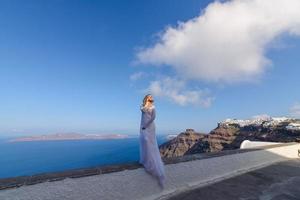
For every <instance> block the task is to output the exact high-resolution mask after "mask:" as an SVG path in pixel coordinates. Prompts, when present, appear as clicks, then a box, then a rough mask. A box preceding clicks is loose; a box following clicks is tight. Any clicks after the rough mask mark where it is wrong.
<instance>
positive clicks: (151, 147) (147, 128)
mask: <svg viewBox="0 0 300 200" xmlns="http://www.w3.org/2000/svg"><path fill="white" fill-rule="evenodd" d="M153 103H154V100H153V97H152V96H151V95H150V94H147V95H146V96H145V97H144V99H143V104H142V106H141V111H142V117H141V125H140V161H139V163H141V164H142V165H144V167H145V170H146V171H147V172H149V173H150V174H152V175H154V176H155V177H156V178H158V181H159V184H160V186H161V187H164V184H165V169H164V164H163V162H162V159H161V157H160V153H159V149H158V144H157V140H156V134H155V123H154V119H155V116H156V112H155V107H154V104H153Z"/></svg>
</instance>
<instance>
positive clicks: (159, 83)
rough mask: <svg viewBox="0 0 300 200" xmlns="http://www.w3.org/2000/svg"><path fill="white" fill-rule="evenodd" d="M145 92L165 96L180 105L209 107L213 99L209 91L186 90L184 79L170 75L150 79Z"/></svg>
mask: <svg viewBox="0 0 300 200" xmlns="http://www.w3.org/2000/svg"><path fill="white" fill-rule="evenodd" d="M146 92H149V93H151V94H152V95H153V96H158V97H166V98H168V99H170V100H171V101H173V102H174V103H176V104H179V105H181V106H185V105H189V104H192V105H200V106H202V107H209V106H210V105H211V103H212V101H213V99H214V98H213V97H211V96H210V95H209V92H207V91H204V90H188V89H187V87H186V83H185V82H184V81H182V80H178V79H174V78H170V77H166V78H164V79H162V80H156V81H152V82H151V83H150V85H149V87H148V88H147V89H146Z"/></svg>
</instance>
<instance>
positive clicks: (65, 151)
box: [0, 135, 167, 178]
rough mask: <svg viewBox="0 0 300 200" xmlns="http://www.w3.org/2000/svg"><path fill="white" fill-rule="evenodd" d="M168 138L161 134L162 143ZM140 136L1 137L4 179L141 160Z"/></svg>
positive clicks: (0, 160)
mask: <svg viewBox="0 0 300 200" xmlns="http://www.w3.org/2000/svg"><path fill="white" fill-rule="evenodd" d="M165 141H167V139H166V137H165V136H163V135H157V142H158V144H162V143H163V142H165ZM138 159H139V138H138V136H136V137H133V138H128V139H115V140H77V141H42V142H37V141H35V142H8V140H7V139H0V178H5V177H15V176H23V175H32V174H38V173H44V172H55V171H63V170H67V169H77V168H85V167H93V166H101V165H108V164H117V163H126V162H133V161H138Z"/></svg>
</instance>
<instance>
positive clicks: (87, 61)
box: [0, 0, 300, 135]
mask: <svg viewBox="0 0 300 200" xmlns="http://www.w3.org/2000/svg"><path fill="white" fill-rule="evenodd" d="M209 4H210V5H213V2H212V1H200V0H197V1H196V0H189V1H184V0H165V1H158V0H153V1H141V0H139V1H134V0H132V1H116V0H111V1H92V0H89V1H84V0H80V1H79V0H77V1H76V0H72V1H60V0H57V1H56V0H53V1H14V0H2V1H0V25H1V29H0V91H1V98H0V111H1V114H0V135H16V134H27V135H28V134H45V133H56V132H73V131H74V132H81V133H89V132H93V133H125V134H137V133H138V130H139V123H140V110H139V106H140V104H141V100H142V98H143V96H144V94H145V93H146V92H148V91H149V92H152V93H154V97H155V100H156V102H155V104H156V109H157V118H156V126H157V132H158V133H160V134H170V133H178V132H180V131H182V130H185V129H186V128H194V129H195V130H197V131H201V132H208V131H209V130H211V129H213V128H215V127H216V124H217V122H218V121H220V120H223V119H226V118H250V117H252V116H254V115H260V114H268V115H271V116H292V115H293V116H295V115H297V114H298V113H299V112H298V111H297V110H296V111H293V109H292V108H298V107H299V106H298V105H299V102H300V93H299V92H298V87H299V85H300V80H299V77H298V76H299V74H300V67H299V64H298V63H299V51H300V40H299V37H298V36H299V34H298V32H297V31H298V29H297V28H299V27H297V26H295V27H294V26H293V27H290V26H289V27H279V28H278V29H280V30H282V33H280V34H278V35H276V37H273V35H272V36H270V38H269V39H268V40H267V42H266V43H267V44H265V43H263V44H259V45H262V47H263V53H262V54H263V57H265V58H267V59H268V60H269V61H270V63H269V64H267V65H263V64H257V65H258V66H257V68H259V67H261V68H262V69H263V70H261V71H260V70H258V72H255V73H253V74H250V75H249V74H242V75H241V76H239V77H242V78H241V79H247V78H249V77H250V78H251V80H253V81H248V80H247V81H243V80H240V79H236V78H235V77H232V79H223V78H222V77H224V76H223V75H222V74H221V75H222V76H221V75H220V77H221V78H220V79H218V80H215V79H211V76H208V75H207V76H205V77H203V70H202V71H196V72H199V76H197V77H191V76H189V75H182V74H184V73H185V72H182V70H185V69H187V70H188V69H189V68H188V67H189V66H190V65H189V66H188V67H187V68H184V66H185V63H191V62H192V61H193V59H191V60H192V61H191V60H189V59H190V57H188V58H186V57H184V56H183V57H181V56H182V55H186V54H185V52H184V53H181V54H180V55H178V56H175V57H174V59H173V57H171V60H170V56H169V55H167V56H168V57H159V56H157V54H155V53H156V52H154V51H152V50H153V49H154V48H155V46H156V45H159V44H161V46H163V48H162V50H165V51H167V52H168V51H170V52H171V51H172V49H171V50H170V49H169V48H172V46H171V47H169V46H168V45H167V44H166V43H164V41H163V39H162V38H164V35H165V36H166V34H167V31H168V27H173V28H174V29H175V30H176V31H177V32H180V31H182V29H180V28H178V22H179V21H181V22H183V23H186V22H188V21H189V20H191V19H192V18H197V17H201V15H203V14H202V12H203V11H204V10H205V8H206V7H207V5H209ZM219 4H220V5H221V9H223V8H222V4H223V3H219ZM215 7H217V6H215ZM215 7H213V6H212V8H211V10H213V11H214V9H218V8H215ZM208 13H209V12H208ZM293 17H294V15H292V16H291V19H292V18H293ZM208 19H209V16H208ZM287 20H289V21H292V20H290V19H287ZM227 23H229V24H230V23H231V22H230V21H227ZM191 26H193V27H197V26H198V27H199V29H201V28H203V25H201V24H200V25H197V24H196V23H195V24H192V25H191ZM295 28H296V29H295ZM183 30H184V29H183ZM201 30H202V29H201ZM226 30H227V29H226ZM272 30H273V29H272ZM294 30H296V31H295V32H296V33H295V34H290V32H293V33H294ZM216 32H218V30H217V27H216ZM263 33H264V32H262V34H263ZM220 35H221V36H222V30H221V31H220ZM224 35H225V33H224ZM185 37H189V35H188V34H186V36H185ZM165 38H166V37H165ZM168 39H169V38H167V39H166V41H168ZM208 39H210V40H213V39H214V38H208ZM188 40H191V41H192V42H193V38H192V37H189V38H188ZM166 41H165V42H166ZM185 41H186V39H185ZM196 41H197V42H201V41H198V39H196ZM171 42H172V41H171ZM172 44H173V43H172ZM201 44H202V43H201ZM259 47H261V46H259ZM195 48H196V49H195V52H197V50H198V49H197V48H198V47H195ZM147 49H148V50H150V56H148V54H147V56H148V57H147V56H146V57H145V56H144V57H142V58H141V57H139V56H140V55H145V52H146V51H147ZM246 49H247V48H246ZM203 51H205V49H204V50H203ZM153 52H154V53H153ZM180 52H181V51H180ZM201 52H202V50H201ZM175 55H177V54H175ZM206 55H207V54H203V55H202V56H206ZM171 56H172V55H171ZM236 57H239V55H236ZM177 58H178V60H177ZM179 58H180V59H179ZM255 58H256V57H255ZM216 59H221V61H220V62H222V59H223V58H220V57H217V58H216ZM224 59H225V58H224ZM173 60H175V61H174V62H173ZM213 60H214V59H213ZM209 61H210V60H209V59H208V61H207V62H206V63H209ZM200 62H201V61H200ZM181 63H182V65H180V64H181ZM193 64H194V63H191V66H193ZM201 64H202V63H200V65H199V63H195V66H196V70H198V68H197V66H201ZM182 66H183V67H182ZM211 67H214V66H211ZM224 67H225V68H224V69H225V70H227V68H226V66H224ZM261 68H259V69H261ZM193 69H195V68H193ZM222 69H223V68H222ZM230 69H232V68H230ZM234 70H235V71H233V72H232V73H231V72H230V73H229V78H230V74H234V73H237V70H236V69H235V68H234ZM192 72H193V71H192ZM200 72H201V73H200ZM227 72H229V71H228V70H227V71H226V73H227ZM238 72H239V71H238ZM195 74H197V73H195ZM134 75H136V76H135V78H133V77H134ZM237 75H239V74H237ZM225 76H226V74H225ZM166 77H167V78H169V80H171V83H170V84H171V86H168V87H166V88H165V89H163V92H161V93H159V92H157V90H156V91H154V90H153V88H151V84H152V86H153V85H154V82H155V81H156V83H157V84H160V85H159V86H160V87H161V88H163V87H164V85H162V84H163V83H164V82H163V80H165V79H166ZM207 77H208V78H207ZM231 80H233V81H231ZM174 81H175V82H181V83H182V84H183V85H184V86H182V87H181V86H178V87H177V86H176V88H173V85H172V84H173V83H174ZM170 87H171V88H170ZM161 88H160V89H161ZM166 90H167V91H166ZM170 91H175V93H176V94H175V96H174V95H173V96H172V94H173V93H172V92H170ZM186 91H189V92H191V91H192V93H189V92H186ZM199 91H201V93H199ZM169 92H170V93H169ZM193 92H194V93H193ZM168 94H170V95H168ZM190 94H195V95H196V97H197V98H196V100H195V101H189V100H188V98H189V97H190V96H189V95H190ZM202 94H203V97H202V96H201V95H202ZM199 95H200V96H199ZM177 97H182V98H184V99H181V100H178V98H177ZM203 102H206V103H203ZM207 102H208V103H207Z"/></svg>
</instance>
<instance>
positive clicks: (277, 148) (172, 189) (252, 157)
mask: <svg viewBox="0 0 300 200" xmlns="http://www.w3.org/2000/svg"><path fill="white" fill-rule="evenodd" d="M299 149H300V144H299V143H289V144H277V145H272V146H267V147H262V148H261V149H247V150H246V149H242V150H232V151H226V152H225V151H224V152H220V153H210V154H195V155H189V156H183V157H178V158H174V159H166V160H164V162H166V166H165V168H166V175H167V180H166V188H165V189H164V190H162V189H161V188H160V187H159V185H158V183H157V180H156V179H155V178H154V177H153V176H151V175H149V174H148V173H146V172H145V170H144V169H143V168H142V166H140V165H137V164H136V163H132V164H128V165H127V168H126V167H125V168H124V167H123V168H122V167H121V166H124V165H120V166H119V167H115V170H116V172H114V173H112V171H114V170H113V168H111V167H112V166H110V167H107V169H108V172H107V173H105V171H101V168H94V170H96V171H93V170H91V171H85V170H83V171H81V174H80V173H79V171H77V173H79V176H77V175H74V173H73V174H72V173H70V174H69V176H62V179H59V178H58V179H57V176H55V173H49V174H48V176H45V177H46V178H45V177H44V179H42V180H43V181H44V182H43V181H42V182H43V183H40V184H35V185H29V184H26V182H24V179H26V177H17V178H14V179H15V183H20V182H21V185H24V186H23V187H19V188H12V189H9V190H1V191H0V199H1V200H14V199H22V200H34V199H51V200H60V199H66V200H76V199H89V200H94V199H95V200H96V199H101V200H110V199H114V200H115V199H122V200H126V199H128V200H129V199H130V200H132V199H139V200H140V199H166V198H168V197H170V196H172V195H176V194H178V193H181V192H183V191H187V190H190V189H194V188H197V187H200V186H204V185H207V184H211V183H214V182H216V181H220V180H223V179H226V178H229V177H232V176H236V175H239V174H241V173H245V172H248V171H251V170H254V169H258V168H261V167H265V166H268V165H271V164H273V163H276V162H281V161H285V160H289V159H295V158H298V150H299ZM125 166H126V165H125ZM118 170H119V171H118ZM103 172H104V173H103ZM94 173H96V175H94V176H89V175H93V174H94ZM97 173H98V175H97ZM51 174H52V175H53V176H52V177H51ZM65 175H67V174H65ZM83 176H84V177H83ZM37 177H38V175H37V176H32V177H31V180H34V178H37ZM74 177H81V178H74ZM27 178H28V177H27ZM12 179H13V178H12ZM12 179H10V180H12ZM37 179H38V178H37ZM51 180H61V181H55V182H53V181H51ZM18 181H19V182H18ZM37 182H39V181H37ZM22 183H23V184H22ZM2 184H3V182H2ZM12 185H13V184H12ZM12 185H11V186H12ZM15 187H18V185H17V184H15ZM6 188H8V187H6ZM129 191H130V192H129Z"/></svg>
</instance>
